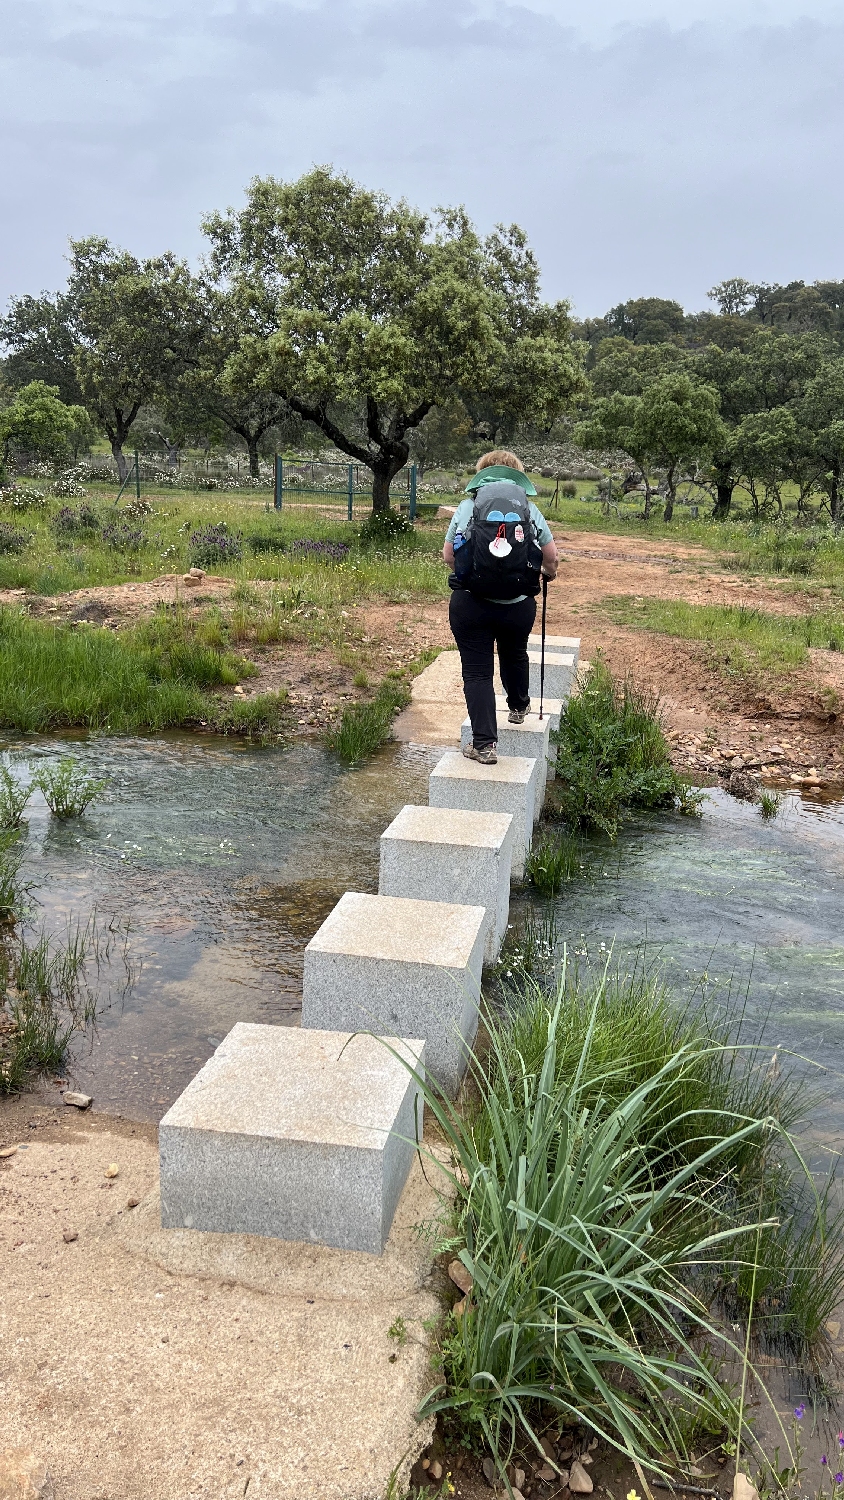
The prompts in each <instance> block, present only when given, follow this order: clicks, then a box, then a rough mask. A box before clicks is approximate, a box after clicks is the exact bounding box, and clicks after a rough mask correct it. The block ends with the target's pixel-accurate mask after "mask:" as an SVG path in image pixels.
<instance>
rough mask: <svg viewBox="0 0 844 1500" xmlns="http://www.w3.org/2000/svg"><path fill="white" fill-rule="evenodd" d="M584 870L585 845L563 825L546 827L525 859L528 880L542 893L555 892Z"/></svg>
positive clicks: (547, 894) (526, 878)
mask: <svg viewBox="0 0 844 1500" xmlns="http://www.w3.org/2000/svg"><path fill="white" fill-rule="evenodd" d="M583 870H584V861H583V845H582V843H581V841H580V839H578V838H577V837H576V835H575V834H572V833H569V832H568V831H567V830H566V829H563V828H548V827H545V828H543V829H542V830H541V832H540V834H539V837H538V838H536V839H534V842H533V845H532V847H531V849H530V852H529V854H528V856H527V859H526V860H525V880H527V881H528V882H529V883H530V884H531V885H533V886H535V887H536V889H537V890H538V891H539V892H540V894H541V895H543V896H556V895H557V893H558V892H559V890H560V889H561V887H562V886H563V885H564V884H565V883H566V882H567V881H569V880H577V879H579V877H580V876H581V875H582V873H583Z"/></svg>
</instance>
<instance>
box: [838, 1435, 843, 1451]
mask: <svg viewBox="0 0 844 1500" xmlns="http://www.w3.org/2000/svg"><path fill="white" fill-rule="evenodd" d="M838 1446H839V1448H844V1432H839V1434H838Z"/></svg>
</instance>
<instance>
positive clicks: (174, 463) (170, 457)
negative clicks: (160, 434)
mask: <svg viewBox="0 0 844 1500" xmlns="http://www.w3.org/2000/svg"><path fill="white" fill-rule="evenodd" d="M164 446H165V448H166V449H167V467H168V469H178V467H179V444H178V443H171V442H170V439H169V438H165V439H164Z"/></svg>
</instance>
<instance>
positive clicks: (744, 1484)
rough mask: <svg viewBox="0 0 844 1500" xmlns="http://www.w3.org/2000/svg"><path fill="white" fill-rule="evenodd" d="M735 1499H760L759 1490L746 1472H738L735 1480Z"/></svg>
mask: <svg viewBox="0 0 844 1500" xmlns="http://www.w3.org/2000/svg"><path fill="white" fill-rule="evenodd" d="M733 1500H759V1491H758V1490H757V1488H756V1486H755V1484H751V1482H750V1480H749V1479H748V1477H747V1475H746V1474H737V1475H736V1477H735V1479H734V1480H733Z"/></svg>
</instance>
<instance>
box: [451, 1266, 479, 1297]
mask: <svg viewBox="0 0 844 1500" xmlns="http://www.w3.org/2000/svg"><path fill="white" fill-rule="evenodd" d="M448 1274H449V1276H450V1277H451V1279H452V1281H453V1282H454V1285H455V1286H459V1288H460V1290H461V1292H463V1293H464V1294H465V1295H467V1296H468V1294H469V1292H471V1290H472V1287H473V1286H474V1284H475V1283H474V1282H473V1280H472V1277H471V1275H470V1274H469V1272H468V1271H467V1270H466V1267H465V1266H464V1264H463V1262H462V1260H453V1261H452V1262H451V1265H450V1266H449V1268H448Z"/></svg>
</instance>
